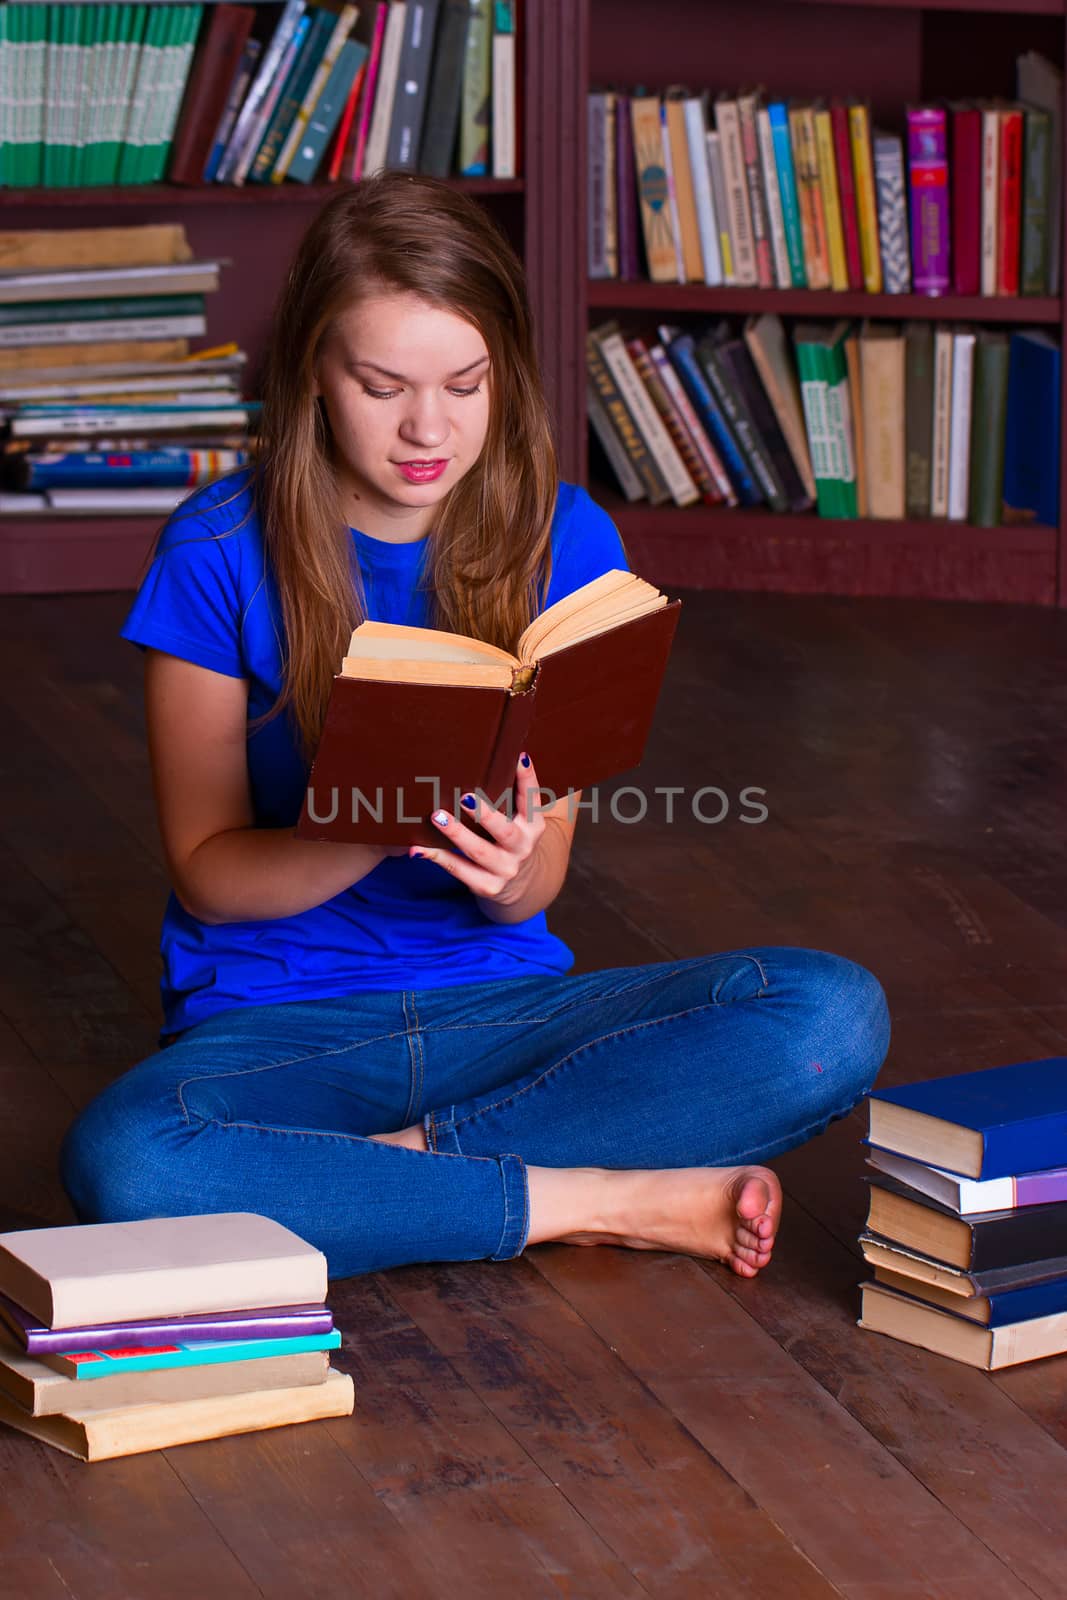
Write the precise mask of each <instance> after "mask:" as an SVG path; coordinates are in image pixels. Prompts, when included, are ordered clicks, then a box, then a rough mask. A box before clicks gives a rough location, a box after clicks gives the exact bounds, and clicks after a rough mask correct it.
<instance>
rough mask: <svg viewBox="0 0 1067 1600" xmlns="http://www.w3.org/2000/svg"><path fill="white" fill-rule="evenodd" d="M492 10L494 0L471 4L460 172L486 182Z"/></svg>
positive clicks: (465, 69)
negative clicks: (491, 3)
mask: <svg viewBox="0 0 1067 1600" xmlns="http://www.w3.org/2000/svg"><path fill="white" fill-rule="evenodd" d="M489 7H490V0H471V13H470V21H469V23H468V26H467V49H466V54H465V56H464V61H463V104H462V116H461V121H460V142H459V170H460V173H461V174H462V176H463V177H465V178H483V177H485V176H486V175H487V174H488V172H489V121H490V114H491V113H490V104H489V101H490V91H491V85H492V40H493V23H492V18H491V16H490V11H489Z"/></svg>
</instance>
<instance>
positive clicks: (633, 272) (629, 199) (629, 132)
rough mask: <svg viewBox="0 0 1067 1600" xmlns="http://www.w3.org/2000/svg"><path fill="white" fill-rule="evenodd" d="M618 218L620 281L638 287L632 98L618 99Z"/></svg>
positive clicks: (639, 268) (621, 96)
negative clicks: (636, 284) (631, 115)
mask: <svg viewBox="0 0 1067 1600" xmlns="http://www.w3.org/2000/svg"><path fill="white" fill-rule="evenodd" d="M615 201H616V205H615V215H616V227H617V229H618V235H619V278H620V280H621V281H622V282H623V283H636V282H637V280H638V279H639V278H640V276H641V262H640V257H639V255H638V250H637V230H638V226H639V222H638V215H637V172H636V169H635V167H634V130H633V123H632V122H631V121H630V96H629V95H628V94H616V96H615Z"/></svg>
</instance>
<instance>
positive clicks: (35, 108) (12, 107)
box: [0, 0, 517, 187]
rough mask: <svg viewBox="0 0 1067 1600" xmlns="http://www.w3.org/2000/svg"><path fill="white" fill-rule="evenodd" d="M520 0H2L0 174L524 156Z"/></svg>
mask: <svg viewBox="0 0 1067 1600" xmlns="http://www.w3.org/2000/svg"><path fill="white" fill-rule="evenodd" d="M516 48H517V36H516V26H515V0H495V3H494V4H493V5H492V6H490V0H367V3H362V4H359V5H354V4H347V3H341V0H321V3H318V4H315V5H309V4H308V3H307V0H284V4H283V5H282V6H281V7H280V8H279V6H278V5H277V4H268V5H259V6H251V5H240V4H230V3H228V0H223V3H221V4H218V5H211V6H207V7H205V6H203V5H200V4H196V5H184V4H175V3H166V4H155V3H153V4H145V3H141V4H133V5H110V4H73V5H44V4H17V3H12V4H7V5H4V6H0V184H7V185H10V186H13V187H26V186H35V185H41V186H44V187H71V186H95V185H99V184H135V183H155V182H159V181H160V180H162V179H163V178H164V177H166V178H167V179H168V180H169V181H170V182H172V183H179V184H194V185H195V184H201V183H207V182H213V181H214V182H219V183H226V184H236V185H241V184H244V183H246V182H251V183H281V182H282V181H283V180H284V179H292V180H293V181H295V182H298V183H310V182H312V181H313V180H315V179H325V180H329V181H336V180H339V179H344V180H353V181H354V180H356V179H358V178H360V177H362V176H365V175H369V174H370V173H372V172H376V171H378V170H380V169H381V168H383V167H398V168H402V169H407V170H412V171H414V170H418V171H422V172H427V173H431V174H433V175H435V176H439V177H448V176H450V175H452V174H453V173H456V174H459V175H466V176H492V177H496V178H512V177H515V176H516V173H517V148H516V142H517V141H516V126H517V124H516V94H517V87H516V71H517V62H516Z"/></svg>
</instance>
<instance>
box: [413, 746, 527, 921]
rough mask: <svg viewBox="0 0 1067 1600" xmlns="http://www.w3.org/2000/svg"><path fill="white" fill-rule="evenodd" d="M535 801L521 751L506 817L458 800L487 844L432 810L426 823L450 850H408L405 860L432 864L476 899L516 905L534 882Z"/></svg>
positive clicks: (478, 801)
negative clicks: (486, 835)
mask: <svg viewBox="0 0 1067 1600" xmlns="http://www.w3.org/2000/svg"><path fill="white" fill-rule="evenodd" d="M539 797H540V796H539V789H538V783H537V774H536V773H535V771H534V768H533V764H532V762H531V761H530V757H529V756H528V755H527V754H526V753H525V751H524V752H523V754H522V755H521V756H520V757H519V760H518V765H517V766H516V768H515V804H514V807H513V813H512V815H511V816H510V817H509V816H507V815H506V814H505V813H504V812H503V811H498V810H497V808H496V807H495V806H492V805H490V804H489V802H488V801H487V800H484V799H482V797H481V796H480V795H475V794H468V795H464V796H463V797H462V802H463V803H465V802H467V801H473V802H474V804H473V805H470V806H467V808H466V813H465V814H466V815H467V816H469V817H470V818H471V819H472V820H473V821H476V822H478V823H480V824H481V826H482V827H483V828H484V829H485V831H486V832H487V833H489V834H491V835H492V838H491V839H483V838H482V837H481V836H480V835H479V834H477V833H475V832H474V829H473V828H469V827H467V825H466V823H465V822H464V821H462V820H461V817H460V816H453V814H452V813H451V812H450V811H443V810H441V811H435V812H434V813H433V816H432V817H431V819H430V820H431V821H432V822H433V824H434V826H435V827H436V828H437V829H438V830H439V832H440V833H441V835H442V836H443V838H444V839H446V840H447V841H448V842H449V844H451V845H453V846H454V848H453V849H451V850H450V849H448V848H447V847H445V848H441V849H432V848H427V847H426V846H425V845H417V846H416V845H412V846H411V848H410V850H409V855H410V856H412V857H416V856H422V857H425V859H426V860H427V861H435V862H436V863H437V865H438V866H439V867H443V868H444V869H445V871H446V872H449V873H451V874H452V876H453V877H454V878H458V879H459V881H460V883H465V884H466V885H467V887H468V889H470V890H471V892H472V893H473V894H475V895H477V897H478V898H479V900H492V901H495V903H496V904H497V905H501V906H507V905H515V904H516V903H517V902H518V901H519V900H521V899H522V897H523V895H524V894H525V893H526V890H527V889H528V888H529V886H530V884H531V882H532V880H533V877H534V871H535V868H534V861H535V857H536V855H537V847H538V845H539V843H540V841H541V837H542V835H543V834H544V831H545V819H544V816H543V815H542V813H541V812H540V811H539V810H538V809H537V802H538V800H539Z"/></svg>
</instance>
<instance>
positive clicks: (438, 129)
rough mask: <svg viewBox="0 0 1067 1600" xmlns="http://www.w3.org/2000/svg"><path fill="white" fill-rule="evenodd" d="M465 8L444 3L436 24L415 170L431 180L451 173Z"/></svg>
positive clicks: (458, 1)
mask: <svg viewBox="0 0 1067 1600" xmlns="http://www.w3.org/2000/svg"><path fill="white" fill-rule="evenodd" d="M468 9H469V8H468V6H467V0H445V3H444V10H443V11H442V14H441V20H440V22H439V23H438V29H437V44H436V48H435V50H434V57H433V68H432V74H431V78H430V92H429V98H428V100H427V104H426V116H425V118H424V120H423V126H422V139H421V142H420V146H419V157H418V170H419V171H420V172H425V173H427V174H428V175H429V176H430V177H433V178H447V177H448V176H449V175H450V173H451V171H452V158H453V156H454V154H455V150H456V136H457V133H458V130H459V113H460V103H461V101H462V98H463V52H464V49H465V48H466V43H467V17H468Z"/></svg>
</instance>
